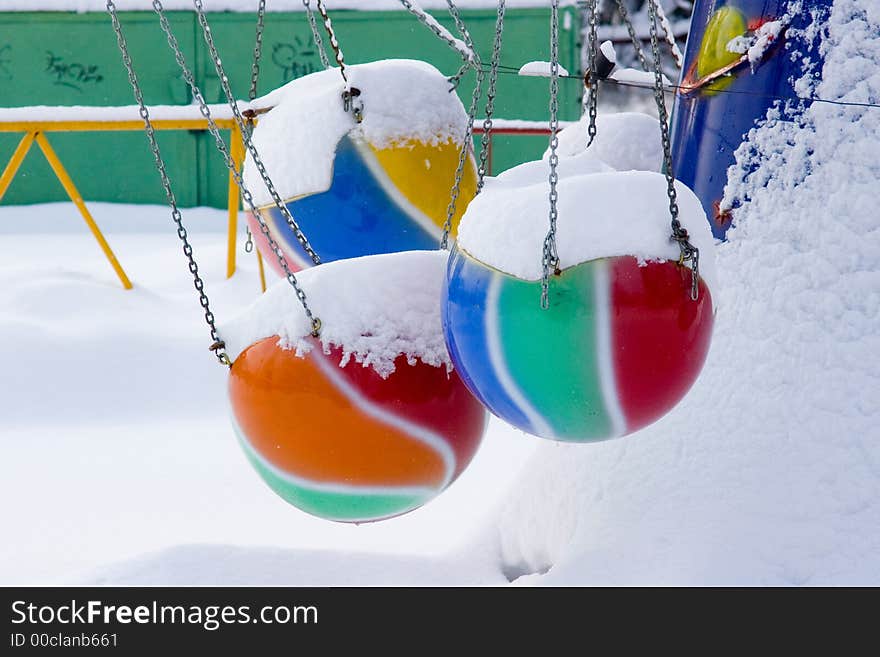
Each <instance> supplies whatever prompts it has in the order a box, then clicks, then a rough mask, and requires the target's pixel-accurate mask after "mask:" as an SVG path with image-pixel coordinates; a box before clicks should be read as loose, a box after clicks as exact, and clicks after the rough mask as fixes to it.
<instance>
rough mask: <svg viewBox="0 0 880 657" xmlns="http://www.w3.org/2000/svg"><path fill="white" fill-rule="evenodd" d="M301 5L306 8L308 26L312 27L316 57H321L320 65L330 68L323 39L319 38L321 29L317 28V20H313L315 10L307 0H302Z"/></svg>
mask: <svg viewBox="0 0 880 657" xmlns="http://www.w3.org/2000/svg"><path fill="white" fill-rule="evenodd" d="M302 3H303V7H305V8H306V16H307V17H308V19H309V27H310V28H311V29H312V40H313V41H314V42H315V48H317V49H318V57H320V58H321V65H322V66H323V67H324V68H325V69H328V68H330V59H329V58H328V57H327V52H326V51H325V50H324V39H322V38H321V31H320V30H319V29H318V21H316V20H315V12H314V11H312V5H311V2H310V1H309V0H302Z"/></svg>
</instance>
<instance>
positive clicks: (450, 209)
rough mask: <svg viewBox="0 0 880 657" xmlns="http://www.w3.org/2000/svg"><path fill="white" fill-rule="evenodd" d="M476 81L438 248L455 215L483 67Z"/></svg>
mask: <svg viewBox="0 0 880 657" xmlns="http://www.w3.org/2000/svg"><path fill="white" fill-rule="evenodd" d="M475 73H476V81H475V82H474V91H473V93H472V94H471V105H470V107H469V108H468V118H467V127H466V128H465V132H464V140H463V141H462V142H461V150H460V151H459V152H458V167H457V168H456V170H455V181H454V182H453V183H452V191H451V192H450V195H449V205H448V206H446V221H445V222H443V237H441V238H440V248H441V249H448V248H449V233H450V231H452V219H453V217H455V209H456V206H457V205H458V197H459V194H460V193H461V179H462V177H463V176H464V165H465V162H467V156H468V153H469V152H470V150H471V148H472V142H471V140H472V138H473V133H474V117H475V116H476V115H477V106H478V104H479V101H480V96H482V95H483V69H482V68H477V69H475Z"/></svg>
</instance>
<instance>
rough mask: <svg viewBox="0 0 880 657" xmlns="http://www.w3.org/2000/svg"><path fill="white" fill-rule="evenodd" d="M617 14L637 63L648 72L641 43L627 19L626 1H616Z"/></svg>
mask: <svg viewBox="0 0 880 657" xmlns="http://www.w3.org/2000/svg"><path fill="white" fill-rule="evenodd" d="M617 13H618V14H620V19H621V20H622V21H623V24H624V25H625V26H626V31H627V32H629V38H630V41H632V47H633V50H634V51H635V53H636V57H638V59H639V63H640V64H641V65H642V70H643V71H648V70H650V69H649V67H648V60H647V59H646V58H645V52H644V51H643V50H642V42H641V40H640V39H639V37H638V36H637V35H636V28H635V27H634V26H633V24H632V21H631V20H630V19H629V12H628V11H627V9H626V0H617Z"/></svg>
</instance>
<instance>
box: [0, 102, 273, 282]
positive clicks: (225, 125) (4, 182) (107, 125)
mask: <svg viewBox="0 0 880 657" xmlns="http://www.w3.org/2000/svg"><path fill="white" fill-rule="evenodd" d="M215 123H216V124H217V127H219V128H221V129H224V130H229V132H230V142H231V145H230V148H229V154H230V156H231V157H232V161H233V162H234V163H235V166H236V168H237V169H238V170H239V171H240V170H241V166H242V164H243V163H244V155H245V148H244V141H243V139H242V135H241V131H240V130H239V129H238V126H237V125H236V123H235V121H234V120H232V119H215ZM153 128H155V129H156V130H207V129H208V121H207V119H179V120H178V119H173V120H162V119H160V120H156V121H153ZM143 129H144V124H143V122H142V121H139V120H137V121H129V120H120V121H103V120H102V121H8V122H3V121H0V132H23V133H24V136H23V137H22V139H21V141H20V142H19V144H18V146H17V147H16V148H15V150H14V151H13V153H12V156H11V157H10V158H9V162H8V163H7V165H6V168H5V169H4V170H3V173H2V174H0V200H2V199H3V196H4V195H5V194H6V191H7V190H8V189H9V186H10V185H11V184H12V181H13V179H14V178H15V174H16V173H18V170H19V168H20V167H21V164H22V162H24V159H25V157H26V156H27V154H28V152H29V151H30V150H31V147H32V146H33V145H34V143H35V142H36V144H37V146H39V147H40V150H41V151H42V152H43V155H44V156H45V158H46V160H47V161H48V162H49V166H51V167H52V171H53V172H54V173H55V177H56V178H58V182H60V183H61V186H62V187H63V188H64V191H65V192H67V195H68V196H69V197H70V200H71V201H72V202H73V204H74V205H76V207H77V209H78V210H79V213H80V215H82V218H83V219H84V220H85V222H86V225H87V226H88V227H89V230H90V231H91V232H92V235H93V236H94V237H95V240H96V241H97V242H98V245H99V246H100V247H101V250H102V251H103V252H104V256H105V257H106V258H107V260H108V262H109V263H110V266H111V267H113V271H114V272H116V275H117V276H118V277H119V280H120V282H121V283H122V287H124V288H125V289H126V290H130V289H131V287H132V285H131V281H130V280H129V278H128V276H127V275H126V273H125V270H124V269H123V268H122V265H120V264H119V260H117V258H116V255H115V254H114V253H113V250H112V249H111V248H110V245H109V244H108V243H107V240H106V239H105V238H104V235H103V233H102V232H101V229H100V228H99V227H98V224H97V223H96V222H95V219H94V218H93V217H92V214H91V213H90V212H89V209H88V207H87V206H86V204H85V201H83V198H82V195H81V194H80V193H79V190H77V188H76V185H75V184H74V182H73V179H72V178H71V177H70V174H69V173H68V172H67V169H65V168H64V165H63V164H62V163H61V159H60V158H59V157H58V154H57V153H56V152H55V149H53V148H52V146H51V144H50V143H49V140H48V138H47V137H46V133H47V132H119V131H132V130H136V131H140V130H143ZM239 199H240V196H239V193H238V186H237V185H236V184H235V178H234V176H233V175H232V173H231V172H230V174H229V197H228V210H229V225H228V227H227V235H226V242H227V245H226V277H227V278H231V277H232V275H233V274H234V273H235V251H236V240H237V231H238V212H239V207H240V200H239ZM257 259H258V263H259V268H260V283H261V286H262V288H263V291H265V289H266V283H265V278H264V274H263V262H262V259H261V258H260V254H259V251H257Z"/></svg>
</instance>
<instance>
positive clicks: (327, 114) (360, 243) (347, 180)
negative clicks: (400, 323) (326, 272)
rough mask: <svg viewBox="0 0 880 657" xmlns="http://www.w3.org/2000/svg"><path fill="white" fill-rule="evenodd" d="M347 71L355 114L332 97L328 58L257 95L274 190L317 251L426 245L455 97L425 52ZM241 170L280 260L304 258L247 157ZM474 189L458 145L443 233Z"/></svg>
mask: <svg viewBox="0 0 880 657" xmlns="http://www.w3.org/2000/svg"><path fill="white" fill-rule="evenodd" d="M346 72H347V74H348V76H349V80H350V84H351V86H352V88H353V89H357V90H358V91H359V95H358V96H357V98H356V99H355V101H356V102H360V103H362V104H363V107H364V112H363V120H362V122H360V123H358V122H357V121H356V119H355V117H354V116H353V114H352V113H351V112H346V111H345V109H344V108H343V104H342V103H341V102H340V94H341V93H342V89H343V83H342V81H341V79H340V76H339V72H338V70H335V69H330V70H326V71H320V72H318V73H313V74H311V75H308V76H305V77H303V78H299V79H297V80H294V81H293V82H290V83H289V84H287V85H285V86H284V87H282V88H280V89H278V90H276V91H275V92H273V93H271V94H269V95H268V96H266V97H264V98H263V99H260V100H258V101H257V102H256V103H255V105H256V106H260V105H261V104H262V105H267V106H272V107H273V109H272V110H271V111H270V112H268V113H266V114H265V115H263V116H262V118H261V119H260V122H259V124H258V125H257V127H256V128H255V129H254V133H253V142H254V144H255V146H256V147H257V148H258V150H259V151H260V154H261V157H262V159H263V161H264V162H265V164H266V168H267V170H268V172H269V175H270V176H272V179H273V181H274V183H275V187H276V189H277V190H278V192H279V195H280V196H281V198H282V200H284V202H285V204H286V206H287V209H288V210H289V211H290V213H291V214H292V215H293V217H294V218H295V220H296V222H297V223H298V224H299V226H300V228H301V229H302V231H303V233H305V234H306V235H308V238H309V241H310V242H311V244H312V246H313V247H314V249H315V251H316V252H317V253H319V254H320V256H321V260H322V261H324V262H332V261H334V260H339V259H343V258H352V257H358V256H362V255H370V254H376V253H391V252H396V251H405V250H419V249H432V248H436V245H437V243H438V242H439V240H440V237H441V235H442V231H443V225H444V222H445V221H446V214H447V207H448V205H449V190H450V188H451V187H452V185H453V181H454V179H455V174H456V169H457V167H458V162H459V153H460V149H461V140H462V139H463V137H464V134H465V131H466V127H467V114H466V112H465V109H464V107H463V106H462V104H461V101H460V100H459V99H458V96H457V94H455V93H450V92H449V82H448V80H447V79H446V77H444V76H443V75H442V74H441V73H440V72H439V71H437V70H436V69H435V68H434V67H432V66H430V65H429V64H425V63H424V62H418V61H414V60H387V61H380V62H373V63H368V64H359V65H354V66H348V67H346ZM245 181H246V182H247V183H248V185H249V187H250V188H251V190H252V191H253V193H254V197H255V200H256V205H257V207H258V209H259V212H260V213H261V215H262V218H263V219H264V220H265V222H266V224H267V225H268V226H269V229H270V231H271V233H272V235H273V237H274V239H275V241H276V242H278V244H279V245H280V246H281V247H282V250H283V252H284V256H285V258H286V261H287V265H288V267H289V268H290V269H291V270H292V271H298V270H299V269H302V268H304V267H306V266H311V265H312V260H311V259H310V258H309V257H308V255H307V254H306V252H305V251H304V250H303V248H302V246H301V244H300V243H299V241H298V240H297V238H296V235H295V234H294V232H293V230H292V229H291V228H290V227H289V225H288V223H287V221H286V220H285V217H284V216H283V214H282V213H281V211H280V210H279V209H278V208H277V207H276V206H275V204H274V203H273V202H272V199H271V197H270V196H269V195H268V194H267V192H266V190H265V189H264V187H263V185H262V182H261V181H260V180H259V177H258V172H257V171H256V168H255V167H254V164H253V161H252V160H251V159H250V158H248V160H247V162H246V164H245ZM475 191H476V167H475V163H474V160H473V157H472V156H471V155H468V156H467V158H466V160H465V166H464V170H463V172H462V180H461V186H460V197H459V201H458V204H457V211H456V213H455V215H454V216H453V221H452V231H453V234H454V232H455V230H456V228H457V224H458V219H459V217H460V216H461V214H462V213H463V212H464V208H465V207H466V206H467V203H468V201H469V200H470V199H471V198H473V196H474V193H475ZM248 224H249V226H250V229H251V233H252V234H253V236H254V239H255V241H256V244H257V246H258V247H259V248H260V250H261V252H262V253H263V255H264V256H265V258H266V260H267V261H268V262H269V263H270V265H271V266H272V267H273V268H275V269H276V271H277V272H278V273H279V274H283V272H282V271H281V267H280V265H279V263H278V262H277V258H276V257H275V256H274V254H273V253H272V252H271V250H270V249H269V248H268V246H267V243H266V239H265V237H264V236H263V234H262V232H261V230H260V227H259V225H258V222H257V220H256V218H255V217H254V216H253V215H250V216H249V217H248Z"/></svg>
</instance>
